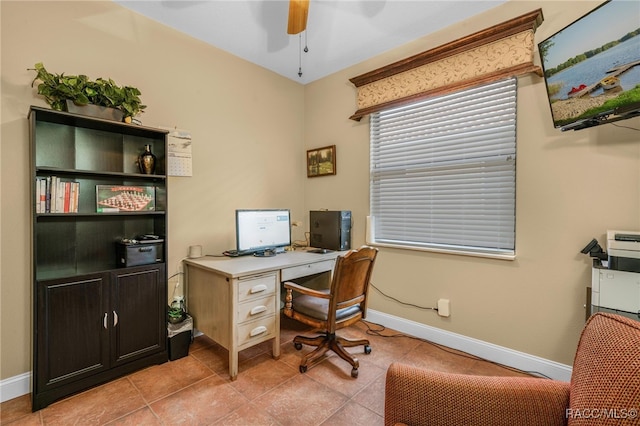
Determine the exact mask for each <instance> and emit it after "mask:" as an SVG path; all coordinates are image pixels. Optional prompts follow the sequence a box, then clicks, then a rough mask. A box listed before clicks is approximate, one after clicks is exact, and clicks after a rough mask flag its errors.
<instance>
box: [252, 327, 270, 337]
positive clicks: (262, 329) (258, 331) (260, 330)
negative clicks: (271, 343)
mask: <svg viewBox="0 0 640 426" xmlns="http://www.w3.org/2000/svg"><path fill="white" fill-rule="evenodd" d="M266 331H267V327H265V326H264V325H260V326H258V327H256V328H254V329H253V330H251V333H249V334H250V335H251V337H255V336H257V335H258V334H262V333H264V332H266Z"/></svg>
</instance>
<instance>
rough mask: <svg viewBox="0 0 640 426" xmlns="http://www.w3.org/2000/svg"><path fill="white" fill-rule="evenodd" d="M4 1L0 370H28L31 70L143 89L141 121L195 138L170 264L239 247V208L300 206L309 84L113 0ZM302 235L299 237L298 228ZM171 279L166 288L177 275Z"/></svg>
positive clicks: (4, 374) (178, 198)
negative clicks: (191, 250) (195, 248)
mask: <svg viewBox="0 0 640 426" xmlns="http://www.w3.org/2000/svg"><path fill="white" fill-rule="evenodd" d="M0 7H1V8H2V26H1V31H2V142H1V160H2V168H1V175H0V177H1V179H2V180H1V182H2V188H1V190H2V200H1V202H2V209H1V211H2V216H1V220H2V222H1V225H2V227H1V232H2V234H1V235H2V241H1V244H2V245H1V250H2V251H1V253H2V258H1V262H2V264H1V266H2V271H1V272H2V275H1V285H2V287H1V291H2V293H1V294H2V299H1V307H0V309H1V313H0V315H1V318H0V319H1V333H2V334H1V346H2V347H1V352H0V356H1V364H0V368H1V376H0V378H2V379H5V378H8V377H13V376H15V375H18V374H21V373H24V372H27V371H29V370H30V360H29V358H30V353H31V342H30V339H31V337H30V336H31V305H30V284H29V280H30V266H29V260H28V259H29V247H30V243H29V241H30V237H29V224H30V219H29V217H30V210H29V209H30V199H29V197H28V193H29V185H30V182H29V179H28V177H29V157H28V153H29V151H28V145H29V144H28V141H29V140H28V128H27V119H26V118H27V113H28V110H29V106H30V105H32V104H35V105H40V106H45V107H47V105H46V103H45V102H44V100H43V99H42V98H41V97H39V96H36V95H34V91H33V90H32V89H31V87H30V83H31V80H32V79H33V77H34V76H35V73H34V72H33V71H27V68H32V67H33V65H34V64H35V63H36V62H43V63H44V65H45V66H46V67H47V68H48V69H49V71H51V72H57V73H60V72H65V73H67V74H86V75H88V76H89V77H91V78H97V77H111V78H112V79H114V80H115V81H116V82H117V83H119V84H127V85H132V86H136V87H138V88H139V89H140V90H141V92H142V100H143V101H144V103H145V104H146V105H148V108H147V112H145V113H144V114H143V115H142V120H143V122H144V124H145V125H149V126H169V127H174V126H177V127H178V128H180V129H187V130H189V131H191V133H192V137H193V154H194V160H193V177H170V178H169V190H170V197H169V198H170V199H169V203H170V207H169V241H170V242H171V243H170V245H169V262H168V271H169V274H170V275H172V274H174V273H175V272H176V270H177V268H178V265H179V261H180V259H182V258H183V257H185V256H186V255H187V253H188V247H189V245H193V244H201V245H202V246H203V247H204V251H205V252H206V253H216V252H217V253H220V252H221V251H223V250H224V249H227V248H231V247H233V246H234V245H235V235H234V210H235V209H236V208H242V207H245V208H256V207H259V208H267V207H282V206H285V207H288V208H290V209H291V210H292V214H293V215H294V216H300V215H302V211H303V210H302V209H303V207H304V205H303V191H304V187H303V183H304V179H305V176H306V175H305V165H304V160H303V159H304V155H305V153H304V151H303V146H302V143H301V140H302V137H303V124H304V123H303V99H304V87H303V86H302V85H300V84H298V83H295V82H292V81H290V80H288V79H285V78H283V77H281V76H278V75H276V74H274V73H272V72H270V71H267V70H265V69H264V68H261V67H258V66H256V65H253V64H250V63H248V62H246V61H244V60H241V59H239V58H237V57H234V56H232V55H230V54H227V53H225V52H223V51H221V50H218V49H215V48H213V47H211V46H208V45H206V44H204V43H202V42H200V41H197V40H195V39H192V38H189V37H187V36H184V35H181V34H179V33H177V32H175V31H173V30H171V29H169V28H167V27H163V26H161V25H159V24H157V23H155V22H153V21H150V20H148V19H146V18H143V17H141V16H139V15H136V14H134V13H132V12H130V11H129V10H127V9H124V8H122V7H120V6H118V5H116V4H114V3H112V2H72V3H68V2H67V3H64V2H55V1H47V2H6V1H2V2H0ZM297 238H302V234H300V235H298V236H297ZM176 279H177V277H176V278H174V279H172V280H171V285H170V287H171V288H173V284H174V283H175V282H176Z"/></svg>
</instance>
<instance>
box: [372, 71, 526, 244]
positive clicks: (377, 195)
mask: <svg viewBox="0 0 640 426" xmlns="http://www.w3.org/2000/svg"><path fill="white" fill-rule="evenodd" d="M516 88H517V81H516V79H515V78H510V79H507V80H502V81H499V82H495V83H491V84H488V85H483V86H478V87H474V88H471V89H467V90H464V91H460V92H457V93H454V94H450V95H447V96H442V97H438V98H431V99H427V100H423V101H420V102H417V103H413V104H410V105H406V106H402V107H397V108H393V109H389V110H386V111H381V112H377V113H374V114H372V115H371V121H370V126H371V127H370V132H371V135H370V136H371V159H370V160H371V161H370V164H371V171H370V185H371V188H370V190H371V191H370V194H371V215H372V216H373V221H372V223H373V238H374V241H373V242H375V243H380V244H390V245H396V246H406V247H417V248H431V249H444V250H448V251H449V250H454V251H462V252H477V253H488V254H499V255H512V254H514V251H515V160H516Z"/></svg>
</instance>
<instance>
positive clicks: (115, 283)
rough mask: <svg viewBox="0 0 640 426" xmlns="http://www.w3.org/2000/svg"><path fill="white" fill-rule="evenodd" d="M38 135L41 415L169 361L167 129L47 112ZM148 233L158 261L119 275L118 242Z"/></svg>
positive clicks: (36, 396) (35, 401)
mask: <svg viewBox="0 0 640 426" xmlns="http://www.w3.org/2000/svg"><path fill="white" fill-rule="evenodd" d="M29 128H30V145H31V146H30V147H31V168H30V170H31V178H32V182H33V184H32V198H31V199H32V200H33V208H32V212H33V213H32V218H33V220H32V235H33V243H32V259H33V262H32V263H33V288H32V292H33V303H34V307H33V327H34V328H33V384H32V408H33V410H34V411H36V410H39V409H41V408H44V407H46V406H47V405H49V404H51V403H52V402H54V401H56V400H57V399H60V398H63V397H65V396H68V395H71V394H73V393H76V392H79V391H82V390H84V389H87V388H89V387H92V386H95V385H98V384H100V383H104V382H106V381H108V380H112V379H115V378H117V377H120V376H122V375H123V374H128V373H130V372H132V371H135V370H137V369H140V368H144V367H147V366H149V365H152V364H158V363H162V362H164V361H166V360H167V350H166V347H167V327H166V318H165V316H166V306H167V275H166V265H165V263H164V262H165V259H166V258H167V256H166V250H167V243H166V235H167V176H166V159H167V132H166V131H164V130H159V129H153V128H149V127H143V126H136V125H130V124H125V123H119V122H113V121H108V120H102V119H94V118H90V117H86V116H80V115H76V114H70V113H66V112H58V111H53V110H49V109H44V108H39V107H31V109H30V111H29ZM145 145H150V146H151V147H152V152H153V153H154V155H155V156H156V171H155V174H144V173H140V169H139V166H138V157H139V156H140V154H142V152H144V149H145ZM112 188H113V191H114V193H113V197H112V194H111V193H110V192H109V191H111V190H112ZM56 201H57V202H56ZM145 234H153V235H159V236H161V238H162V239H163V240H164V243H163V244H162V245H161V246H160V247H161V248H160V250H159V251H160V252H161V253H160V255H158V256H157V257H156V258H155V262H154V261H153V260H151V261H150V263H149V264H145V265H141V266H135V267H122V268H118V265H120V264H121V262H120V259H119V255H118V252H117V242H118V241H120V240H122V239H125V238H126V239H132V238H136V237H137V236H139V235H145Z"/></svg>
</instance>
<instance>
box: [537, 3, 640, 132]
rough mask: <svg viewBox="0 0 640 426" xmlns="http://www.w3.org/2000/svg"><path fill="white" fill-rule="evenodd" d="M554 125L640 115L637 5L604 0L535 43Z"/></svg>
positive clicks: (586, 124)
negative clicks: (605, 0)
mask: <svg viewBox="0 0 640 426" xmlns="http://www.w3.org/2000/svg"><path fill="white" fill-rule="evenodd" d="M538 51H539V53H540V57H541V60H542V67H543V70H544V78H545V83H546V86H547V96H548V99H549V103H550V106H551V115H552V117H553V124H554V126H555V127H557V128H560V129H562V130H570V129H573V130H577V129H580V128H585V127H591V126H594V125H598V124H605V123H607V122H612V121H618V120H619V119H626V118H631V117H634V116H637V115H638V111H640V2H637V1H623V0H613V1H608V2H605V3H603V4H602V5H600V6H599V7H597V8H596V9H594V10H592V11H591V12H589V13H588V14H587V15H585V16H583V17H582V18H580V19H578V20H576V21H575V22H573V23H571V24H569V25H568V26H566V27H565V28H563V29H562V30H560V31H558V32H557V33H555V34H554V35H552V36H551V37H549V38H548V39H546V40H544V41H542V42H541V43H539V44H538Z"/></svg>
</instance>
